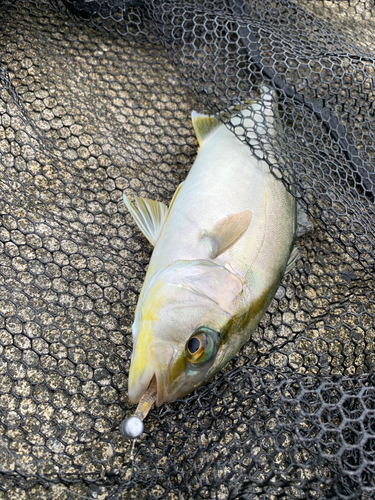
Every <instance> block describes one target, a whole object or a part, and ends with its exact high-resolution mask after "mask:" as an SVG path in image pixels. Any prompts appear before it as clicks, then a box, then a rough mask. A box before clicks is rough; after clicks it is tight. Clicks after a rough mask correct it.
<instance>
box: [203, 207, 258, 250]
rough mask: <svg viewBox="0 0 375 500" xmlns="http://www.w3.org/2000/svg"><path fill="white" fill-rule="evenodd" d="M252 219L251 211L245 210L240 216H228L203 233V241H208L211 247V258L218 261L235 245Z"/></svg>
mask: <svg viewBox="0 0 375 500" xmlns="http://www.w3.org/2000/svg"><path fill="white" fill-rule="evenodd" d="M252 217H253V212H252V211H251V210H244V211H243V212H240V213H239V214H234V215H228V217H224V219H221V220H219V221H218V222H216V224H214V226H213V227H212V228H211V229H208V230H204V231H202V235H201V237H202V239H205V240H208V242H209V244H210V246H211V255H210V258H211V259H216V257H218V256H219V255H220V254H222V253H224V252H225V251H227V250H228V248H230V247H231V246H232V245H234V244H235V243H236V242H237V241H238V240H239V239H240V238H241V236H242V235H243V234H244V232H245V231H246V230H247V228H248V227H249V224H250V222H251V219H252Z"/></svg>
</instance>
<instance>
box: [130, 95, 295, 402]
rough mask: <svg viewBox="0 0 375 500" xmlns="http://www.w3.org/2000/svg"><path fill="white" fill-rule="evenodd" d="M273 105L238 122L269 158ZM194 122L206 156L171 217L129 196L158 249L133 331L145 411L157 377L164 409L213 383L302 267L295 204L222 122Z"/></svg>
mask: <svg viewBox="0 0 375 500" xmlns="http://www.w3.org/2000/svg"><path fill="white" fill-rule="evenodd" d="M273 102H274V95H273V93H272V92H271V91H270V90H269V89H268V88H266V87H263V88H262V95H261V97H260V98H259V99H258V100H256V101H255V102H253V103H252V104H251V105H248V106H247V107H246V108H245V109H242V110H240V111H237V114H236V116H234V117H233V118H231V122H232V125H233V126H234V127H236V130H237V131H240V130H242V129H241V127H242V125H243V126H244V127H246V129H249V128H250V130H252V131H253V132H251V131H250V142H251V144H253V146H254V147H255V148H258V150H259V151H261V148H260V144H259V142H260V141H262V145H263V149H268V150H269V151H270V152H271V151H272V148H271V145H270V142H269V139H267V137H270V134H271V136H272V134H275V133H276V128H277V126H276V123H277V122H278V120H277V116H278V115H277V110H276V109H275V107H274V105H273ZM192 121H193V126H194V129H195V132H196V136H197V139H198V142H199V145H200V147H199V151H198V155H197V158H196V160H195V162H194V164H193V166H192V168H191V170H190V172H189V174H188V176H187V178H186V180H185V181H184V182H183V183H182V184H181V185H180V186H179V187H178V189H177V191H176V193H175V195H174V197H173V199H172V201H171V204H170V206H169V208H167V207H166V206H165V205H164V204H163V203H160V202H156V201H151V200H147V199H140V198H136V199H135V204H133V203H131V201H130V200H129V198H128V197H126V196H124V201H125V204H126V206H127V207H128V209H129V211H130V212H131V214H132V215H133V217H134V219H135V221H136V222H137V224H138V226H139V228H140V229H141V231H142V232H143V233H144V235H145V236H146V237H147V238H148V240H149V241H150V242H151V243H152V244H153V245H154V251H153V254H152V257H151V260H150V264H149V267H148V271H147V274H146V278H145V281H144V284H143V288H142V291H141V294H140V297H139V300H138V304H137V309H136V313H135V319H134V324H133V339H134V347H133V355H132V362H131V368H130V374H129V398H130V399H131V401H133V402H135V403H136V402H138V401H139V400H140V398H141V397H142V395H143V394H144V393H145V392H146V391H147V388H148V387H149V384H150V381H151V379H152V378H153V376H154V375H155V376H156V381H157V399H156V403H157V405H158V406H160V405H161V404H163V403H164V402H167V401H171V400H173V399H176V398H181V397H183V396H185V395H186V394H188V393H190V392H191V391H193V390H194V389H195V388H197V387H199V386H200V385H202V384H204V383H206V382H207V381H208V380H209V379H210V378H211V377H212V376H213V375H214V374H215V373H216V372H217V371H218V370H220V369H221V368H222V367H223V366H224V365H225V364H226V363H227V362H228V361H229V360H230V359H231V358H232V357H233V356H234V355H235V354H236V353H237V352H238V350H239V349H240V348H241V346H242V345H243V344H244V343H245V342H246V341H247V340H248V339H249V337H250V334H251V332H252V331H253V330H254V328H255V327H256V326H257V324H258V322H259V320H260V319H261V317H262V316H263V314H264V312H265V311H266V309H267V307H268V305H269V303H270V301H271V299H272V297H273V296H274V294H275V292H276V290H277V288H278V286H279V283H280V280H281V278H282V276H283V274H284V272H285V270H286V268H287V266H288V261H289V262H291V261H293V260H294V259H295V253H294V252H292V250H293V246H294V242H295V238H296V221H297V214H296V202H295V199H294V198H293V196H292V195H291V194H290V193H288V192H287V190H286V189H285V187H284V185H283V183H282V182H281V181H280V180H279V179H277V178H276V177H275V176H274V175H273V174H271V172H270V169H269V166H268V164H267V163H266V162H265V161H264V160H261V159H259V157H257V156H255V155H254V154H253V153H252V152H251V150H250V148H249V147H248V146H247V145H246V144H244V143H242V142H241V141H240V140H238V138H237V137H236V136H235V135H234V134H233V133H232V132H231V131H230V130H228V128H227V127H226V126H225V125H223V123H222V121H221V120H220V119H219V117H217V116H205V115H200V114H198V113H195V112H193V114H192ZM266 130H267V134H266ZM270 154H271V153H270ZM273 154H274V159H277V158H276V154H275V153H273ZM281 162H282V159H281V158H279V163H281Z"/></svg>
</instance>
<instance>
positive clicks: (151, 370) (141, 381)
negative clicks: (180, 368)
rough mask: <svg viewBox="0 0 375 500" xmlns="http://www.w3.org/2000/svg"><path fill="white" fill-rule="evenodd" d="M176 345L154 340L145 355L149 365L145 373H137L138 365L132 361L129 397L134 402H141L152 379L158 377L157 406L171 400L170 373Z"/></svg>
mask: <svg viewBox="0 0 375 500" xmlns="http://www.w3.org/2000/svg"><path fill="white" fill-rule="evenodd" d="M175 351H176V349H175V347H174V346H173V343H172V342H163V341H160V342H152V343H151V344H150V345H149V346H148V348H147V350H146V353H145V355H146V356H147V357H146V359H147V365H146V366H145V367H144V370H143V373H137V369H136V366H135V365H134V364H133V363H132V366H131V367H130V373H129V399H130V400H131V401H132V402H133V403H139V401H140V399H141V398H142V397H143V396H144V395H145V394H146V393H147V391H148V390H149V387H150V384H151V381H152V379H153V378H154V377H155V378H156V387H157V391H156V398H155V399H156V401H155V402H156V406H158V407H159V406H161V405H162V404H163V403H165V402H166V401H170V399H171V395H170V394H169V390H168V389H169V373H170V367H171V365H172V363H173V359H174V355H175Z"/></svg>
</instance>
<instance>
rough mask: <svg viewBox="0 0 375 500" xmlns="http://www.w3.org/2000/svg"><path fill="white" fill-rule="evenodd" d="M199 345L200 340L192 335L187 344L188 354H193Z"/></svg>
mask: <svg viewBox="0 0 375 500" xmlns="http://www.w3.org/2000/svg"><path fill="white" fill-rule="evenodd" d="M201 345H202V344H201V341H200V339H199V338H198V337H192V338H191V339H190V340H189V342H188V345H187V348H188V351H189V354H195V353H196V352H197V351H198V349H199V348H200V346H201Z"/></svg>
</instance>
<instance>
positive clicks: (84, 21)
mask: <svg viewBox="0 0 375 500" xmlns="http://www.w3.org/2000/svg"><path fill="white" fill-rule="evenodd" d="M374 16H375V14H374V13H373V3H372V2H370V1H364V0H363V1H362V0H361V1H359V0H353V1H319V0H314V1H299V2H297V1H295V2H293V1H291V0H290V1H288V0H281V1H264V0H259V1H250V0H248V1H245V0H225V1H220V0H216V1H205V0H201V1H198V0H196V1H194V0H191V1H183V0H178V1H168V0H167V1H157V0H154V1H151V0H150V1H148V0H137V1H129V2H126V1H124V0H93V1H85V0H50V2H48V1H47V0H36V1H34V0H30V1H26V0H1V2H0V66H1V67H0V117H1V120H0V189H1V197H0V213H1V226H0V286H1V294H0V351H1V356H0V499H1V500H5V499H6V500H16V499H17V500H18V499H22V500H24V499H25V500H26V499H30V500H31V499H32V500H34V499H35V500H36V499H38V500H39V499H41V500H44V499H45V500H47V499H51V500H68V499H80V498H96V499H101V500H104V499H105V500H121V499H133V498H137V499H138V498H139V499H142V498H145V499H156V498H168V499H174V498H176V499H177V498H184V499H185V498H189V499H190V498H191V499H271V498H274V499H285V500H286V499H346V500H349V499H359V498H361V499H369V498H373V497H374V495H375V479H374V478H375V376H374V367H375V342H374V337H375V329H374V317H375V303H374V300H375V293H374V250H373V247H374V243H375V235H374V227H375V226H374V194H375V187H374V160H375V136H374V130H375V127H374V125H375V118H374V104H373V103H374V98H375V91H374V83H375V81H374V78H375V66H374V57H375V56H374V40H375V17H374ZM261 83H265V84H266V85H268V86H269V87H271V88H274V89H276V90H277V91H278V102H279V109H280V121H281V127H282V130H283V134H282V136H281V135H280V137H279V136H276V137H272V139H270V140H272V141H273V144H274V151H277V152H278V153H277V154H270V150H269V148H265V150H264V151H262V150H261V149H255V150H254V154H257V155H260V156H262V157H265V158H266V160H267V161H268V162H269V164H270V167H271V169H272V170H273V171H274V173H275V175H277V176H279V177H280V178H282V180H283V182H284V183H285V185H286V186H287V188H288V189H289V190H290V191H291V192H292V193H293V195H294V196H295V197H296V198H297V200H298V203H299V205H300V206H301V207H302V208H303V209H304V210H305V211H306V213H307V214H309V218H310V219H311V221H312V222H313V228H312V229H311V230H310V231H309V232H308V233H306V234H305V235H304V236H302V237H300V238H299V239H298V240H297V244H298V246H299V248H300V258H299V259H298V260H297V263H296V265H295V268H294V269H292V270H291V271H290V272H289V273H287V274H286V275H285V276H284V278H283V280H282V283H281V285H280V287H279V289H278V291H277V293H276V296H275V298H274V299H273V300H272V303H271V305H270V307H269V309H268V311H267V313H266V314H265V315H264V317H263V319H262V320H261V322H260V324H259V326H258V327H257V329H256V330H255V331H254V332H253V334H252V336H251V339H250V341H249V342H248V343H247V344H246V345H245V346H244V348H243V349H242V350H241V351H240V353H239V354H238V356H237V357H236V358H234V359H233V360H232V361H231V362H230V363H229V365H228V366H227V367H226V368H225V369H224V371H223V372H221V373H220V374H219V375H218V376H216V377H215V378H214V380H213V381H212V382H211V383H209V384H208V385H206V386H203V387H201V388H200V389H199V390H197V391H196V392H195V393H193V394H191V395H190V396H188V397H186V398H185V399H183V400H180V401H176V402H173V403H169V404H165V405H163V406H162V407H161V408H160V409H158V410H154V411H152V412H151V414H150V415H149V417H148V418H147V421H146V432H145V434H144V435H143V436H142V437H141V439H139V440H138V441H137V443H136V446H135V458H134V460H133V461H130V460H129V456H130V443H129V442H128V441H126V440H124V439H123V438H122V437H121V435H120V434H119V432H118V426H119V423H120V422H121V420H122V419H123V418H124V415H125V414H127V415H129V414H130V413H131V412H132V411H133V409H134V406H133V405H131V404H130V403H129V401H128V399H127V375H128V372H129V364H130V356H131V348H132V340H131V323H132V320H133V317H134V310H135V305H136V301H137V297H138V294H139V291H140V288H141V285H142V282H143V279H144V276H145V271H146V267H147V263H148V261H149V258H150V254H151V246H150V245H149V243H148V242H147V240H146V239H145V238H144V237H143V236H142V235H141V233H140V231H139V230H138V229H137V228H136V227H135V224H134V222H133V221H132V219H131V216H130V214H129V213H128V212H127V210H126V208H125V206H124V204H123V202H122V193H123V192H125V193H126V194H127V195H130V196H132V195H134V194H136V195H137V196H146V197H148V198H152V199H155V200H159V201H163V202H166V203H168V202H169V201H170V200H171V198H172V195H173V193H174V191H175V189H176V187H177V186H178V184H179V183H180V182H181V181H182V180H183V179H184V178H185V176H186V174H187V172H188V171H189V168H190V166H191V165H192V163H193V161H194V158H195V156H196V152H197V142H196V139H195V137H194V133H193V129H192V126H191V122H190V114H191V111H192V110H193V109H195V110H197V111H199V112H202V113H215V112H218V111H223V110H227V109H229V108H230V107H231V106H234V105H238V104H239V103H241V102H244V101H246V100H248V99H249V97H252V96H255V95H257V93H258V89H259V85H260V84H261ZM235 133H236V134H237V135H238V136H239V139H240V140H242V141H244V142H245V143H246V142H247V144H248V146H249V147H252V145H251V141H250V140H248V135H247V130H246V128H243V127H242V129H241V128H240V127H236V131H235ZM281 152H282V156H283V157H284V158H287V159H288V161H287V162H285V161H284V162H282V163H279V162H277V159H278V155H280V154H281Z"/></svg>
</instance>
